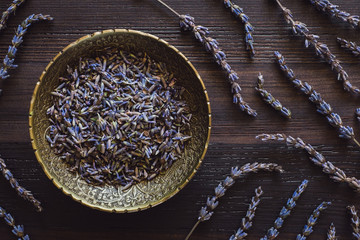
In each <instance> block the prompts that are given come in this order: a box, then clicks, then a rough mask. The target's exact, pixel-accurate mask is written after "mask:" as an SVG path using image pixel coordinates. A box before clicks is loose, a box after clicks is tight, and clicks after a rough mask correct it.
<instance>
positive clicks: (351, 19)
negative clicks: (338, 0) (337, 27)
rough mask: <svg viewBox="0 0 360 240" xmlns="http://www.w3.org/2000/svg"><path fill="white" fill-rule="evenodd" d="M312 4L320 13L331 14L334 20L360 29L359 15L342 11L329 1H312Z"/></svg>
mask: <svg viewBox="0 0 360 240" xmlns="http://www.w3.org/2000/svg"><path fill="white" fill-rule="evenodd" d="M310 2H311V4H312V5H314V6H315V7H316V8H317V9H318V10H319V11H322V12H324V13H326V14H329V15H330V16H331V17H333V18H337V19H340V20H341V21H344V22H347V23H348V24H350V25H351V26H352V27H354V28H355V27H360V18H359V16H357V15H351V14H350V13H347V12H345V11H342V10H340V9H339V8H338V7H339V6H337V5H335V4H332V3H331V2H330V1H328V0H310Z"/></svg>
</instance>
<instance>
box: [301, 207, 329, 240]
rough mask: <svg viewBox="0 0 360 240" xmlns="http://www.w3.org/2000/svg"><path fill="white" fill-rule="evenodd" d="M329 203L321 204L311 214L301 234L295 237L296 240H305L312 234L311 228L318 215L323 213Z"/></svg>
mask: <svg viewBox="0 0 360 240" xmlns="http://www.w3.org/2000/svg"><path fill="white" fill-rule="evenodd" d="M330 204H331V202H322V203H321V204H320V205H319V206H318V207H317V208H316V209H315V210H314V211H313V213H312V214H311V216H310V217H309V219H308V220H307V223H306V225H305V226H304V228H303V230H302V233H301V234H299V235H297V237H296V240H305V239H306V238H307V237H308V236H310V234H311V233H312V232H313V228H314V226H315V224H316V223H317V221H318V219H319V216H320V213H321V212H322V211H324V210H325V209H326V208H327V207H328V206H329V205H330Z"/></svg>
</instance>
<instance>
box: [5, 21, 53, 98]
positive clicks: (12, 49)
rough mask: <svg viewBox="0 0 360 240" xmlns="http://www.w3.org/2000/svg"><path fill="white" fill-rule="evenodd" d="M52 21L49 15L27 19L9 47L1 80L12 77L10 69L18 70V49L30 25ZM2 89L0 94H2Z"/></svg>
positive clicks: (18, 29)
mask: <svg viewBox="0 0 360 240" xmlns="http://www.w3.org/2000/svg"><path fill="white" fill-rule="evenodd" d="M42 20H46V21H51V20H53V18H52V17H50V16H49V15H42V14H32V15H30V16H29V17H27V18H26V19H25V20H24V21H23V22H22V23H21V24H20V25H19V26H18V28H17V29H16V32H15V36H14V38H13V39H12V42H11V45H10V46H9V49H8V53H7V54H6V56H5V58H4V60H3V66H2V68H1V69H0V80H4V79H7V78H8V77H10V75H9V73H8V71H9V70H10V69H14V68H17V67H18V66H17V65H15V64H14V60H15V55H16V52H17V49H18V47H19V46H20V44H21V43H22V42H23V38H24V35H25V33H26V32H27V30H28V28H29V27H30V25H31V24H32V23H34V22H38V21H42ZM1 91H2V90H1V89H0V94H1Z"/></svg>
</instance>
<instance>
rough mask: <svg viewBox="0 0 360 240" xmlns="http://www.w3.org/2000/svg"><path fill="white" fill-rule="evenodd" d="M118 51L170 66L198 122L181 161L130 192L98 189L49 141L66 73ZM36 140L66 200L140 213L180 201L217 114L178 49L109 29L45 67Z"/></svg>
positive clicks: (34, 120)
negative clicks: (52, 110)
mask: <svg viewBox="0 0 360 240" xmlns="http://www.w3.org/2000/svg"><path fill="white" fill-rule="evenodd" d="M109 46H110V47H118V48H121V49H123V50H125V51H129V52H146V53H147V54H148V55H149V56H150V57H151V58H152V59H154V60H156V61H158V62H163V63H165V64H166V65H167V67H168V70H169V72H172V73H174V76H175V77H176V78H177V79H178V81H177V84H179V85H181V86H183V87H185V88H186V90H187V91H185V92H186V94H185V96H184V97H185V99H186V101H187V102H188V104H189V106H190V109H191V112H192V113H193V117H192V120H191V135H192V136H193V137H192V139H191V140H190V142H188V143H187V145H186V147H185V151H184V154H183V156H182V158H181V159H179V160H177V161H176V162H174V164H173V165H172V166H171V167H170V168H169V169H168V170H167V171H165V172H164V173H163V174H160V175H159V176H157V177H156V178H154V179H153V180H151V181H143V182H140V183H138V184H136V185H133V186H132V187H130V188H129V189H126V190H123V189H122V188H123V187H114V186H110V185H105V186H101V187H99V186H94V185H91V184H88V183H86V182H85V181H84V180H82V179H81V178H80V176H79V175H78V174H75V173H71V172H70V171H68V166H67V165H66V164H65V163H64V162H63V161H62V160H61V159H60V158H59V157H58V156H57V155H55V153H54V152H53V151H52V149H51V148H50V145H49V144H48V142H47V141H46V139H45V132H46V129H47V128H48V127H49V125H50V123H49V121H48V117H47V116H46V110H47V109H48V108H49V107H50V106H51V105H52V101H51V97H50V96H51V95H50V93H51V91H53V90H54V89H55V88H56V86H57V85H58V84H59V77H60V76H64V75H65V74H66V67H67V65H69V66H76V64H77V63H78V61H79V58H80V57H91V56H92V55H93V54H94V53H95V52H99V51H100V52H101V51H102V50H104V48H106V47H109ZM29 122H30V137H31V142H32V146H33V148H34V151H35V155H36V158H37V160H38V161H39V163H40V165H41V166H42V168H43V170H44V172H45V174H46V175H47V176H48V178H49V179H50V180H51V181H52V182H53V183H54V184H55V186H56V187H58V188H59V189H61V190H62V191H63V192H64V193H65V194H66V195H69V196H71V197H72V198H73V199H74V200H75V201H78V202H80V203H81V204H84V205H86V206H89V207H91V208H94V209H98V210H103V211H107V212H119V213H123V212H135V211H140V210H144V209H147V208H150V207H153V206H156V205H158V204H160V203H163V202H165V201H166V200H167V199H169V198H171V197H172V196H174V195H175V194H176V193H177V192H179V190H180V189H182V188H183V187H184V186H185V185H186V184H187V183H188V182H189V181H190V179H191V178H192V177H193V176H194V174H195V172H196V171H197V169H198V168H199V167H200V164H201V162H202V160H203V158H204V156H205V153H206V150H207V148H208V144H209V137H210V129H211V115H210V103H209V98H208V95H207V92H206V89H205V86H204V83H203V82H202V80H201V78H200V76H199V74H198V72H197V71H196V70H195V68H194V67H193V65H192V64H191V63H190V62H189V60H188V59H187V58H186V57H185V56H184V55H183V54H182V53H181V52H180V51H179V50H177V49H176V48H175V47H173V46H171V45H169V44H168V43H167V42H165V41H164V40H161V39H159V38H158V37H155V36H153V35H150V34H147V33H143V32H138V31H133V30H125V29H116V30H105V31H101V32H96V33H93V34H91V35H87V36H84V37H82V38H80V39H79V40H77V41H76V42H74V43H71V44H70V45H69V46H67V47H66V48H64V50H62V51H61V52H60V53H59V54H58V55H57V56H56V57H55V58H54V59H53V60H52V61H51V62H50V63H49V65H48V66H47V67H46V68H45V71H44V72H43V73H42V75H41V77H40V80H39V82H38V83H37V84H36V87H35V90H34V93H33V96H32V99H31V104H30V116H29Z"/></svg>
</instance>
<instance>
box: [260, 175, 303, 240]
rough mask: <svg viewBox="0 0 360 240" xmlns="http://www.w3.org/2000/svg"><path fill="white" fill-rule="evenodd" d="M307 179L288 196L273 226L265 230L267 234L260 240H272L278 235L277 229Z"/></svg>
mask: <svg viewBox="0 0 360 240" xmlns="http://www.w3.org/2000/svg"><path fill="white" fill-rule="evenodd" d="M308 183H309V182H308V180H306V179H305V180H304V181H303V182H302V183H301V184H300V186H299V187H298V188H297V189H296V190H295V192H294V193H293V195H292V197H291V198H289V199H288V200H287V202H286V204H285V206H284V207H283V208H282V209H281V211H280V214H279V217H278V218H277V219H276V220H275V222H274V226H273V227H272V228H270V229H269V230H268V231H267V234H266V235H265V236H264V237H263V238H261V239H260V240H273V239H275V238H277V236H278V235H279V233H280V232H279V229H280V228H281V227H282V226H283V224H284V221H285V219H286V218H287V217H288V216H290V213H291V211H292V210H293V209H294V208H295V206H296V201H297V200H298V199H299V198H300V196H301V194H302V193H303V192H304V191H305V189H306V187H307V185H308Z"/></svg>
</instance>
